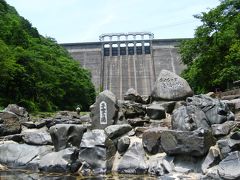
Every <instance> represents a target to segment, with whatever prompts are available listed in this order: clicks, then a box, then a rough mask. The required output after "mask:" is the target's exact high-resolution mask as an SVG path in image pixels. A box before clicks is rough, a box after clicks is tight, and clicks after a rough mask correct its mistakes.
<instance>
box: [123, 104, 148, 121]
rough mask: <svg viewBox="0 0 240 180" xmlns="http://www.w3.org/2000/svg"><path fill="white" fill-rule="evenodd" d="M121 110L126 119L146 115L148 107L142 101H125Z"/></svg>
mask: <svg viewBox="0 0 240 180" xmlns="http://www.w3.org/2000/svg"><path fill="white" fill-rule="evenodd" d="M121 111H122V112H123V114H124V117H125V118H126V119H129V118H137V117H144V116H145V114H146V108H145V106H143V105H142V104H140V103H135V102H131V101H125V102H123V103H122V104H121Z"/></svg>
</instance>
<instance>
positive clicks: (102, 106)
mask: <svg viewBox="0 0 240 180" xmlns="http://www.w3.org/2000/svg"><path fill="white" fill-rule="evenodd" d="M99 110H100V124H107V103H106V102H105V101H102V102H100V104H99Z"/></svg>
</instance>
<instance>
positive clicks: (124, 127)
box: [105, 124, 132, 139]
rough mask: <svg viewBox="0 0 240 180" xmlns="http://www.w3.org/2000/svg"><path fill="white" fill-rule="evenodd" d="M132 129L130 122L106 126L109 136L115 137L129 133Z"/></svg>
mask: <svg viewBox="0 0 240 180" xmlns="http://www.w3.org/2000/svg"><path fill="white" fill-rule="evenodd" d="M131 130H132V126H130V125H129V124H121V125H111V126H108V127H106V128H105V133H106V134H107V136H108V138H110V139H115V138H117V137H120V136H122V135H124V134H126V133H128V132H129V131H131Z"/></svg>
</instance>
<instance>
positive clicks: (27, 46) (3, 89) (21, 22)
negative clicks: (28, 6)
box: [0, 0, 95, 111]
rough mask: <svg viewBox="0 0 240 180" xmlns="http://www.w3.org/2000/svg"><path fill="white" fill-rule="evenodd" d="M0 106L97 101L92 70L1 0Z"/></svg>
mask: <svg viewBox="0 0 240 180" xmlns="http://www.w3.org/2000/svg"><path fill="white" fill-rule="evenodd" d="M0 67H1V69H0V81H1V83H0V106H3V107H4V106H7V105H8V104H9V103H17V104H19V105H22V106H24V107H26V108H27V109H28V110H29V111H36V110H40V111H54V110H58V109H59V110H64V109H68V110H73V109H75V107H76V106H77V105H80V106H81V107H82V109H83V110H88V108H89V106H90V105H91V104H92V103H93V102H94V100H95V89H94V86H93V84H92V82H91V76H90V73H89V72H88V71H87V70H86V69H83V68H82V67H81V66H80V64H79V63H77V62H76V61H74V59H72V58H71V57H70V55H69V54H68V52H67V51H66V50H65V49H64V48H63V47H61V46H60V45H58V44H57V42H56V41H55V40H54V39H53V38H49V37H43V36H41V35H40V34H39V33H38V31H37V29H36V28H34V27H32V25H31V23H30V22H29V21H27V20H26V19H24V18H23V17H21V16H19V15H18V13H17V12H16V10H15V9H14V8H13V7H11V6H9V5H8V4H7V3H6V2H5V1H4V0H0Z"/></svg>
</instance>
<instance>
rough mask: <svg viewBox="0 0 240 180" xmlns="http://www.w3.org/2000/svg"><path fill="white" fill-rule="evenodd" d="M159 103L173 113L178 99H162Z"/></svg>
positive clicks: (166, 110) (167, 111)
mask: <svg viewBox="0 0 240 180" xmlns="http://www.w3.org/2000/svg"><path fill="white" fill-rule="evenodd" d="M159 104H160V105H161V106H162V107H163V108H164V109H165V112H166V113H169V114H171V113H172V112H173V110H174V108H175V105H176V101H160V102H159Z"/></svg>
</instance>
